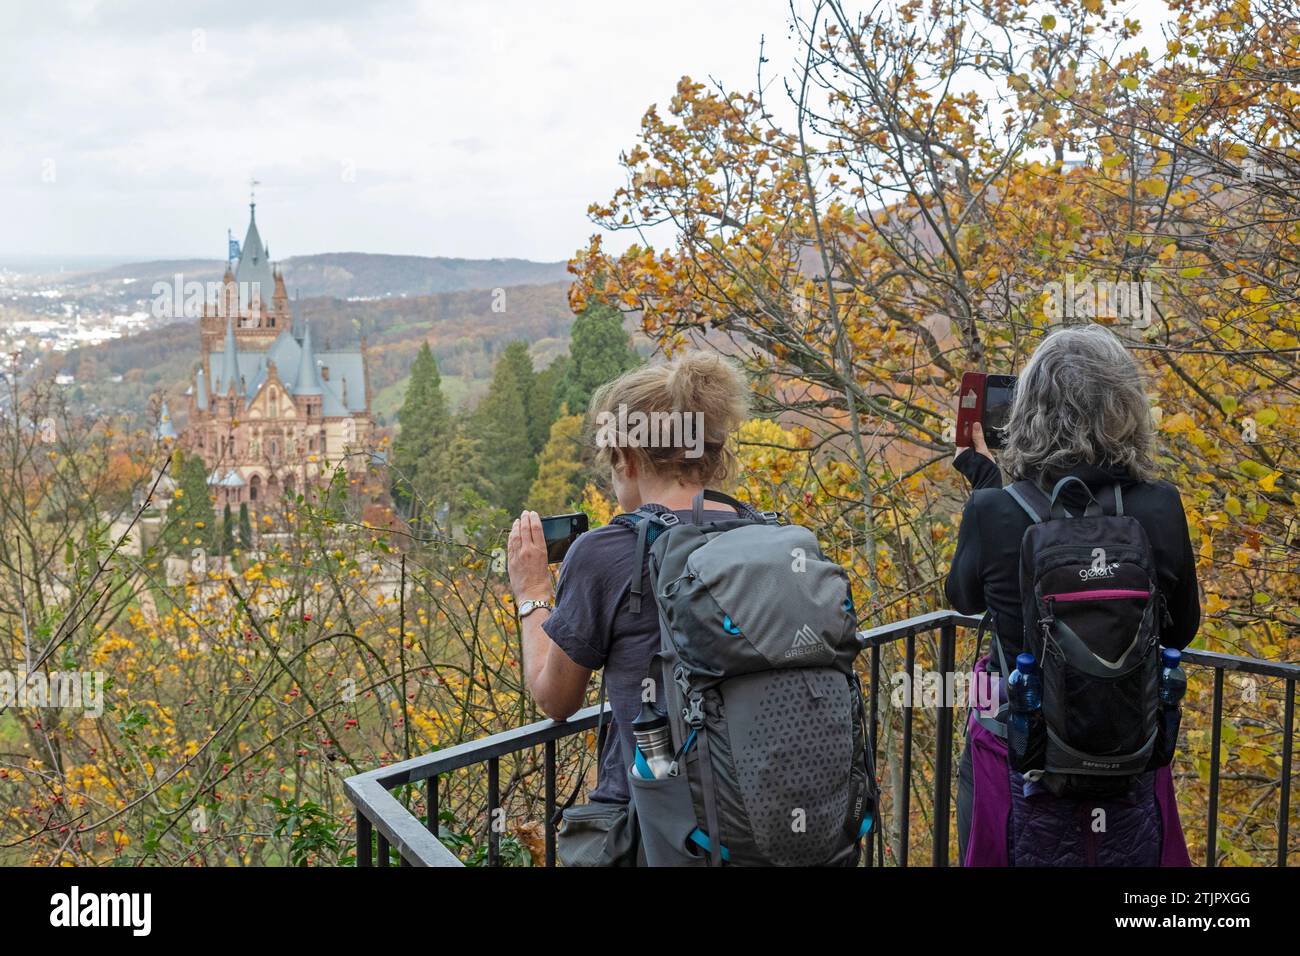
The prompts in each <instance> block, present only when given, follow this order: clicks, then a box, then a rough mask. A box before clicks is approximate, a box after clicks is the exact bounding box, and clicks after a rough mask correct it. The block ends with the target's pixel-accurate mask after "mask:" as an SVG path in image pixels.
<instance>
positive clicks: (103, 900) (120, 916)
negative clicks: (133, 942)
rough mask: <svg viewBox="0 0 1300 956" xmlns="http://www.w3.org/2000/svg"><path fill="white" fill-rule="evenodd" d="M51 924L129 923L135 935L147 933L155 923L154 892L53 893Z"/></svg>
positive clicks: (75, 889)
mask: <svg viewBox="0 0 1300 956" xmlns="http://www.w3.org/2000/svg"><path fill="white" fill-rule="evenodd" d="M50 907H51V909H50V925H51V926H129V927H130V928H131V934H132V935H133V936H148V935H149V930H150V929H151V927H152V924H153V920H152V911H153V894H151V893H82V892H81V890H80V889H79V888H78V887H76V886H74V887H72V890H71V891H70V892H68V893H55V894H54V895H53V896H51V897H50Z"/></svg>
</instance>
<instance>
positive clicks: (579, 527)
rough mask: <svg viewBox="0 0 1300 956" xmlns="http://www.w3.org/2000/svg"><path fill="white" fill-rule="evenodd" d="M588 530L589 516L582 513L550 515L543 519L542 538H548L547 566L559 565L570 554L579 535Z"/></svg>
mask: <svg viewBox="0 0 1300 956" xmlns="http://www.w3.org/2000/svg"><path fill="white" fill-rule="evenodd" d="M586 530H587V516H586V515H585V514H583V513H582V512H580V511H578V512H574V513H573V514H568V515H549V516H548V517H545V518H543V519H542V536H543V537H545V538H546V562H547V564H559V563H560V562H561V561H563V560H564V556H565V555H566V554H568V552H569V548H570V547H572V545H573V542H575V541H577V540H578V535H580V534H583V533H584V532H585V531H586Z"/></svg>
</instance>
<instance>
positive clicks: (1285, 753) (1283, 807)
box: [1277, 678, 1295, 866]
mask: <svg viewBox="0 0 1300 956" xmlns="http://www.w3.org/2000/svg"><path fill="white" fill-rule="evenodd" d="M1283 715H1284V716H1283V718H1282V792H1281V794H1280V796H1279V804H1278V809H1277V865H1278V866H1286V854H1287V845H1286V844H1287V840H1288V839H1290V823H1291V819H1290V817H1291V748H1292V744H1291V737H1292V735H1293V733H1294V731H1295V678H1291V679H1289V680H1287V682H1286V704H1285V706H1284V707H1283Z"/></svg>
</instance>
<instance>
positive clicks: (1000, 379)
mask: <svg viewBox="0 0 1300 956" xmlns="http://www.w3.org/2000/svg"><path fill="white" fill-rule="evenodd" d="M1015 391H1016V377H1015V376H1014V375H990V376H988V377H987V378H986V379H984V417H983V418H981V419H980V424H981V425H983V426H984V443H985V444H986V445H988V446H989V448H1001V447H1002V444H1003V438H1004V437H1005V433H1004V431H1003V429H1005V428H1006V427H1007V419H1008V418H1010V417H1011V399H1012V398H1013V397H1014V396H1015Z"/></svg>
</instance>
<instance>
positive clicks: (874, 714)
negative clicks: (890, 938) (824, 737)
mask: <svg viewBox="0 0 1300 956" xmlns="http://www.w3.org/2000/svg"><path fill="white" fill-rule="evenodd" d="M879 694H880V648H879V647H877V646H876V645H875V644H872V645H871V739H870V740H868V741H867V746H869V747H870V748H871V772H872V773H873V774H875V775H876V777H877V779H875V780H872V781H871V785H872V786H873V787H875V788H876V792H877V794H879V792H880V780H879V777H880V773H879V771H877V770H876V767H877V763H876V761H877V759H878V758H879V756H880V752H879V751H878V750H877V749H876V739H877V732H878V729H879V728H878V727H877V726H876V725H877V724H878V723H879V717H880V697H879ZM883 810H884V807H883V806H877V807H876V825H875V826H874V827H872V828H871V831H870V832H869V833H868V834H867V866H871V851H872V850H873V849H874V850H875V851H876V852H877V853H878V854H879V855H880V856H879V859H878V860H877V863H878V864H879V865H880V866H884V865H885V841H884V840H883V839H881V840H877V839H876V834H877V833H878V832H881V828H882V827H883V826H884V825H885V822H884V820H882V819H881V813H882V811H883Z"/></svg>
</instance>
